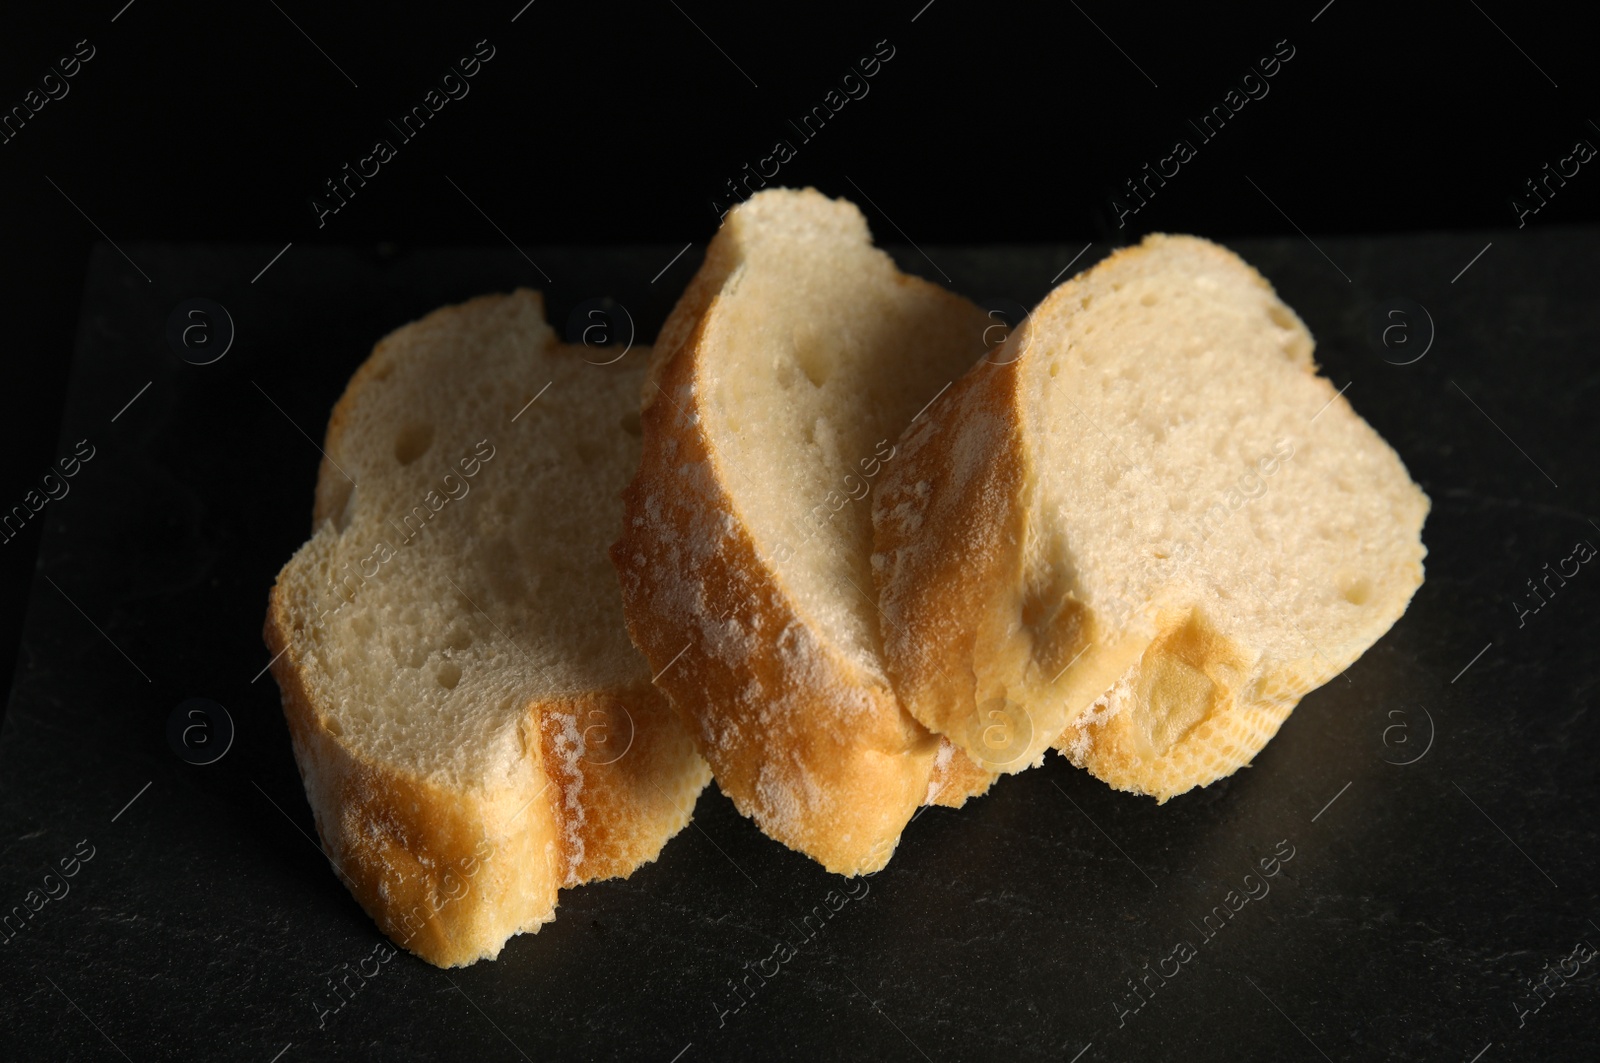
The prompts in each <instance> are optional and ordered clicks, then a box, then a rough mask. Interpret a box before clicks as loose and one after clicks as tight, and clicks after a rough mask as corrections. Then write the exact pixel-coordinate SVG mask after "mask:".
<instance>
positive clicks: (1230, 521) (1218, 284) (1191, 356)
mask: <svg viewBox="0 0 1600 1063" xmlns="http://www.w3.org/2000/svg"><path fill="white" fill-rule="evenodd" d="M1157 244H1158V247H1157V252H1158V253H1156V254H1148V255H1130V256H1127V257H1125V258H1123V259H1121V260H1118V261H1117V262H1114V263H1112V264H1111V265H1109V266H1106V267H1102V268H1101V269H1098V270H1096V271H1094V272H1093V273H1091V274H1089V275H1088V276H1087V277H1086V278H1082V279H1080V280H1081V283H1080V284H1078V285H1077V286H1076V287H1075V288H1074V289H1073V290H1072V291H1071V293H1070V294H1071V298H1062V297H1061V294H1060V293H1058V295H1057V296H1052V298H1051V299H1050V300H1049V301H1048V302H1047V303H1046V304H1045V305H1044V306H1043V307H1042V308H1041V309H1040V311H1039V312H1037V313H1036V314H1035V316H1034V319H1033V321H1032V323H1031V335H1030V337H1029V342H1030V344H1031V346H1030V347H1029V351H1028V355H1027V358H1026V360H1025V363H1024V365H1025V371H1026V372H1027V373H1028V386H1027V387H1026V388H1025V389H1024V393H1025V394H1026V395H1027V396H1028V399H1027V401H1028V406H1027V408H1026V411H1025V413H1026V417H1027V418H1028V420H1029V422H1030V425H1031V427H1032V428H1033V429H1034V430H1035V431H1037V432H1039V433H1040V434H1041V436H1040V438H1041V439H1042V443H1041V446H1040V448H1039V454H1040V455H1042V460H1041V461H1040V462H1039V463H1038V468H1037V469H1036V475H1037V476H1038V477H1039V483H1040V486H1041V490H1040V491H1039V492H1038V494H1037V496H1036V497H1037V498H1038V500H1039V501H1038V505H1039V506H1040V512H1039V513H1038V514H1036V516H1035V519H1034V520H1033V521H1032V522H1031V525H1032V527H1033V528H1034V529H1035V531H1036V535H1035V537H1034V539H1033V541H1031V542H1030V544H1029V547H1030V550H1031V552H1032V558H1031V560H1032V565H1031V566H1030V567H1031V570H1032V571H1033V573H1034V579H1035V580H1036V581H1037V582H1038V583H1039V584H1040V586H1039V587H1036V588H1034V593H1035V594H1036V595H1039V596H1042V597H1045V598H1055V599H1058V600H1059V599H1060V598H1061V597H1062V596H1064V595H1070V596H1071V597H1074V598H1076V599H1077V600H1078V601H1080V602H1082V603H1084V604H1085V605H1087V606H1088V607H1089V609H1090V611H1091V613H1092V614H1093V616H1094V617H1095V618H1096V620H1097V622H1098V627H1099V631H1100V640H1101V642H1102V643H1114V642H1116V641H1118V640H1119V639H1122V638H1133V639H1137V638H1148V637H1149V636H1150V635H1151V634H1152V633H1153V632H1154V631H1156V629H1157V627H1158V626H1159V627H1160V628H1161V629H1162V630H1163V631H1166V630H1170V626H1171V623H1172V616H1173V615H1174V614H1173V613H1172V612H1171V611H1170V610H1174V609H1175V610H1177V611H1178V613H1179V614H1188V615H1192V616H1193V617H1195V618H1196V619H1197V622H1198V623H1200V624H1202V625H1204V627H1205V628H1206V629H1209V630H1212V631H1215V632H1216V633H1217V634H1220V635H1221V636H1223V637H1225V638H1227V639H1230V640H1234V641H1235V642H1236V643H1237V645H1239V646H1241V647H1244V648H1245V649H1246V652H1247V655H1248V654H1249V653H1254V654H1255V655H1256V656H1255V659H1254V660H1246V661H1245V662H1244V664H1245V666H1246V668H1247V669H1248V670H1249V671H1248V674H1247V676H1246V677H1245V678H1246V679H1247V680H1248V681H1249V682H1247V683H1245V684H1241V689H1243V690H1245V691H1246V693H1247V694H1249V693H1252V692H1253V693H1254V694H1255V695H1258V696H1272V695H1273V694H1274V692H1273V691H1272V690H1269V689H1266V688H1265V687H1264V686H1261V685H1260V684H1261V683H1262V681H1263V679H1265V678H1266V677H1269V676H1270V675H1271V674H1273V673H1274V672H1275V671H1281V668H1282V666H1283V665H1284V664H1285V663H1286V662H1300V665H1299V667H1301V668H1303V669H1306V670H1310V671H1312V672H1316V673H1320V674H1321V679H1319V680H1318V681H1325V680H1326V679H1327V678H1329V677H1331V675H1332V674H1334V673H1335V672H1337V671H1339V670H1340V669H1342V668H1343V667H1344V666H1345V665H1347V664H1348V663H1349V661H1351V660H1353V659H1354V657H1355V656H1357V655H1358V654H1359V653H1360V652H1361V651H1362V650H1364V649H1365V648H1366V646H1367V645H1369V644H1370V643H1371V642H1372V641H1373V640H1374V639H1376V638H1377V637H1378V636H1379V635H1381V634H1382V632H1383V631H1384V630H1386V629H1387V628H1388V627H1389V625H1390V624H1391V623H1393V621H1394V619H1395V618H1396V617H1398V616H1399V614H1400V613H1401V612H1402V611H1403V610H1404V607H1405V603H1406V601H1407V600H1408V599H1409V597H1410V595H1411V592H1412V591H1413V590H1414V588H1415V586H1416V584H1417V582H1418V581H1419V579H1420V560H1421V556H1422V548H1421V545H1420V543H1419V541H1418V538H1417V536H1418V530H1419V528H1420V526H1421V523H1422V519H1423V515H1424V514H1425V513H1426V510H1427V502H1426V499H1425V498H1424V497H1423V496H1422V494H1421V493H1420V492H1419V491H1418V490H1417V489H1416V488H1415V486H1414V485H1413V484H1412V483H1411V482H1410V480H1409V478H1408V477H1407V475H1406V472H1405V469H1404V467H1403V466H1402V465H1401V463H1400V461H1399V459H1398V458H1397V457H1396V456H1395V454H1394V452H1393V451H1392V450H1391V449H1390V448H1389V447H1388V445H1387V444H1385V443H1384V442H1383V441H1382V439H1380V438H1379V437H1378V436H1377V434H1376V433H1375V432H1374V431H1373V430H1372V429H1371V428H1370V427H1369V426H1368V425H1367V424H1366V423H1365V422H1364V421H1362V420H1361V419H1360V417H1358V416H1357V415H1356V414H1355V413H1354V412H1353V411H1352V410H1351V409H1350V407H1349V404H1348V403H1347V402H1346V401H1345V400H1344V399H1343V398H1334V394H1335V389H1334V388H1333V387H1332V386H1331V385H1330V384H1329V383H1328V382H1327V380H1325V379H1324V378H1321V377H1319V376H1317V375H1315V373H1314V371H1313V369H1314V366H1313V363H1312V360H1311V349H1312V344H1311V338H1310V335H1309V333H1308V332H1307V331H1306V329H1305V327H1304V325H1303V324H1302V323H1301V322H1300V320H1299V318H1297V317H1296V316H1295V315H1294V313H1293V312H1292V311H1291V310H1289V309H1288V307H1286V306H1285V305H1283V304H1282V303H1281V302H1280V301H1279V300H1278V299H1277V298H1276V297H1275V296H1274V294H1273V293H1272V291H1271V289H1270V288H1268V287H1267V286H1266V285H1265V284H1264V283H1262V282H1261V281H1260V279H1259V278H1258V277H1257V276H1256V275H1255V274H1254V273H1253V271H1250V270H1249V269H1248V268H1247V267H1245V266H1244V265H1243V264H1242V263H1240V262H1238V261H1237V260H1235V259H1233V258H1232V257H1231V256H1226V255H1223V254H1221V253H1218V252H1217V251H1216V250H1215V249H1214V248H1210V247H1209V245H1205V244H1203V243H1202V242H1200V241H1195V240H1192V239H1189V238H1182V237H1172V238H1158V240H1157ZM1330 400H1332V401H1331V403H1330ZM1164 610H1166V611H1167V612H1166V613H1165V615H1163V611H1164ZM1311 662H1315V663H1311ZM1174 667H1178V666H1177V665H1174ZM1250 683H1254V684H1256V685H1255V686H1254V687H1252V686H1251V685H1250ZM1168 685H1169V687H1173V686H1175V684H1168ZM1206 685H1207V686H1209V684H1206ZM1144 709H1145V711H1147V712H1150V713H1151V714H1152V715H1154V716H1161V715H1163V714H1165V713H1169V712H1170V713H1177V714H1178V715H1182V714H1183V713H1184V712H1185V711H1186V708H1185V706H1182V705H1176V704H1174V705H1165V706H1163V705H1154V706H1144ZM1147 722H1148V723H1149V724H1150V730H1151V733H1152V737H1153V738H1155V739H1156V740H1157V744H1158V745H1163V744H1167V743H1170V741H1172V740H1174V739H1175V738H1176V737H1177V736H1178V733H1181V731H1182V730H1183V729H1184V726H1183V724H1184V721H1179V720H1174V721H1171V723H1173V724H1176V726H1167V721H1164V720H1156V719H1152V720H1151V721H1147ZM1188 722H1191V723H1192V722H1195V721H1188ZM1169 732H1171V733H1169Z"/></svg>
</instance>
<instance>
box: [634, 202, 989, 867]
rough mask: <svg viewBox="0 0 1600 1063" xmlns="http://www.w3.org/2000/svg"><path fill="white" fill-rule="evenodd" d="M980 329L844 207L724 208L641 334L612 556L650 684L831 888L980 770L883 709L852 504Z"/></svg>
mask: <svg viewBox="0 0 1600 1063" xmlns="http://www.w3.org/2000/svg"><path fill="white" fill-rule="evenodd" d="M992 324H993V322H992V321H991V320H990V319H989V318H988V317H987V316H986V315H985V314H984V312H983V311H982V310H980V309H979V308H978V307H976V306H974V305H973V304H971V303H969V302H967V301H966V300H965V299H961V298H960V297H958V296H955V295H952V294H950V293H949V292H946V291H944V290H943V289H940V288H938V287H937V286H935V285H932V284H929V283H927V282H926V281H922V280H919V279H917V278H914V277H910V276H906V275H904V274H902V273H900V272H899V271H898V270H897V269H896V268H895V266H894V263H893V262H892V261H891V260H890V259H889V257H888V256H887V255H885V254H884V253H883V252H882V251H879V250H877V249H876V248H874V247H873V246H872V240H871V235H870V234H869V233H868V231H867V225H866V221H865V219H863V218H862V216H861V213H860V211H858V210H857V209H856V208H855V207H854V206H853V205H852V204H850V203H847V202H845V201H843V200H830V199H828V198H826V197H825V196H822V195H821V194H819V193H818V192H816V191H815V190H813V189H806V190H804V191H796V190H791V189H770V190H767V191H764V192H760V193H758V194H757V195H755V196H752V197H751V198H750V199H749V200H748V201H746V202H745V203H743V204H742V205H740V206H737V207H735V208H734V209H733V210H732V211H731V212H729V214H728V215H727V218H726V220H725V222H724V224H723V226H722V228H721V229H720V230H719V231H718V233H717V235H716V238H715V239H714V240H713V241H712V242H711V245H710V247H709V248H708V250H707V252H706V258H705V262H704V264H703V265H702V266H701V268H700V272H699V273H698V274H697V275H696V276H695V278H694V280H693V281H692V282H691V283H690V285H689V288H688V290H687V291H686V292H685V293H684V295H683V297H682V298H681V299H680V300H679V302H678V305H677V306H676V308H675V309H674V310H673V312H672V314H671V316H670V317H669V319H668V321H667V323H666V325H665V326H663V328H662V332H661V336H660V338H659V339H658V341H657V344H656V350H655V358H654V361H653V362H652V368H651V379H650V381H649V383H648V384H647V386H646V389H645V393H644V413H643V425H644V457H643V460H642V463H641V465H640V469H639V474H638V476H636V477H635V478H634V481H633V483H632V484H631V485H630V486H629V488H628V490H627V492H626V495H625V500H626V520H625V522H624V525H623V534H622V538H621V539H620V541H618V543H617V544H616V546H615V547H613V549H612V559H613V560H614V561H615V563H616V565H617V569H618V572H619V573H620V575H621V578H622V594H623V606H624V612H625V614H626V616H627V619H628V629H629V631H630V632H631V634H632V635H633V639H634V641H635V642H636V643H637V644H638V646H639V648H640V649H642V650H643V651H644V654H645V656H647V657H648V658H649V659H650V664H651V667H652V668H653V669H654V670H655V673H656V683H657V685H658V686H660V687H661V688H662V689H664V690H665V691H666V692H667V693H668V694H669V695H670V697H671V699H672V702H673V704H674V705H675V706H676V707H677V708H678V709H679V710H680V711H681V712H682V713H683V714H684V716H685V719H686V720H687V721H688V722H689V723H690V725H691V727H692V728H693V729H694V731H695V734H696V738H697V740H698V743H699V747H700V751H701V752H702V753H703V754H704V755H705V757H706V759H707V760H709V761H710V762H711V767H712V770H713V772H714V773H715V775H716V779H717V783H718V785H719V786H720V787H721V789H722V791H723V792H724V793H725V794H727V795H728V796H729V797H730V798H731V799H732V800H733V802H734V804H735V805H736V806H737V807H738V808H739V810H740V811H741V812H743V813H744V814H745V815H747V816H750V817H752V818H753V819H754V820H755V821H756V823H757V824H758V825H759V826H760V827H761V829H762V830H763V831H765V832H766V833H767V834H768V835H769V836H771V837H773V838H776V839H777V840H779V841H781V842H783V843H784V844H785V845H788V846H789V847H791V848H793V849H797V850H799V851H801V852H803V853H806V854H808V855H810V856H811V857H813V858H814V859H816V860H817V861H819V862H820V863H822V864H823V866H825V867H826V868H828V870H830V871H835V872H838V873H841V874H846V875H855V874H862V873H867V872H871V871H875V870H877V869H879V868H881V867H882V866H883V865H884V864H885V863H887V861H888V859H889V857H890V856H891V855H892V853H893V851H894V846H895V844H896V842H897V840H898V838H899V836H900V832H901V830H902V829H903V828H904V827H905V825H906V822H907V821H908V820H909V819H910V818H911V816H912V814H913V813H914V812H915V811H916V809H917V808H918V807H919V806H920V805H922V804H924V803H927V802H930V801H931V802H934V803H939V804H950V805H959V804H961V803H962V802H963V801H965V800H966V798H967V797H968V796H969V795H972V794H976V793H982V792H983V791H984V790H987V789H988V786H989V783H990V782H991V781H992V779H993V776H992V774H991V773H989V772H987V771H983V770H981V769H979V768H978V767H977V766H976V765H973V764H970V763H968V762H966V761H965V758H963V757H960V756H959V755H958V754H957V753H956V752H955V750H953V749H946V750H945V751H944V752H943V753H942V754H941V752H940V743H939V741H938V740H937V739H936V738H935V737H934V736H932V735H930V734H929V733H928V732H927V730H926V729H924V728H923V727H922V726H921V725H919V724H918V723H917V722H916V721H915V720H913V719H912V718H911V717H910V716H909V715H907V714H906V712H905V711H904V710H903V709H902V708H901V706H900V703H899V701H898V700H897V699H896V697H895V695H894V692H893V690H891V689H890V686H889V682H888V678H887V676H886V675H885V673H884V670H883V664H882V661H881V659H880V654H879V648H880V644H881V643H880V636H879V632H878V623H879V618H878V615H877V610H876V607H875V600H874V599H875V594H874V591H873V587H872V575H871V571H870V566H869V556H870V554H871V547H872V525H871V520H870V515H869V503H868V501H867V495H868V494H869V493H870V492H871V491H872V489H873V486H874V484H875V483H877V482H878V481H879V480H880V479H881V478H882V477H883V476H884V475H885V474H886V472H887V471H888V470H889V469H892V468H893V467H894V465H895V463H896V462H898V461H899V457H898V452H897V451H896V450H895V447H894V440H895V438H896V437H897V436H899V434H900V432H901V430H902V429H904V428H905V426H906V425H907V423H908V422H910V421H911V420H912V418H913V417H915V416H916V415H917V413H918V411H919V410H921V409H922V407H924V406H925V405H927V403H928V402H929V401H930V400H931V399H933V398H934V396H935V395H936V394H937V393H938V392H939V390H940V389H941V388H943V387H945V386H946V385H947V384H948V383H949V382H950V381H952V380H954V379H955V378H956V377H957V376H959V375H960V374H961V373H963V372H964V371H965V370H966V369H967V367H968V366H969V365H971V364H972V362H973V361H974V360H976V359H977V358H979V357H980V356H981V355H982V354H983V351H984V346H983V334H984V329H985V328H986V327H988V326H990V325H992Z"/></svg>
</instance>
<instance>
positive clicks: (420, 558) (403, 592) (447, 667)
mask: <svg viewBox="0 0 1600 1063" xmlns="http://www.w3.org/2000/svg"><path fill="white" fill-rule="evenodd" d="M469 307H474V308H476V307H477V304H476V303H474V304H469ZM647 353H648V352H645V351H642V350H639V349H637V348H636V349H634V350H633V351H631V352H629V353H628V355H627V356H626V357H624V358H622V359H621V361H620V362H618V363H617V364H614V365H596V364H590V362H589V361H587V360H586V356H587V357H589V358H594V359H595V361H599V360H600V359H599V358H598V357H596V355H595V352H593V351H588V350H586V349H584V348H569V347H564V346H560V345H557V344H556V342H555V336H554V335H553V333H552V332H551V330H550V329H549V327H548V326H547V325H546V324H545V321H544V314H543V307H542V304H541V301H540V299H539V297H538V295H537V294H536V293H533V292H528V291H518V292H517V293H515V294H513V295H511V296H508V297H504V298H498V299H497V300H496V301H494V302H493V304H492V305H491V306H490V307H489V309H488V311H487V312H474V313H472V314H471V315H463V314H461V313H458V312H457V311H456V310H455V309H454V308H451V309H447V310H444V311H440V312H439V313H436V314H433V315H430V316H429V317H428V318H425V319H424V320H422V321H420V322H417V323H415V324H413V325H411V326H408V327H407V328H406V329H404V330H402V331H401V332H399V333H397V334H395V335H393V336H391V337H389V338H388V339H387V340H386V341H385V342H384V344H383V345H381V348H380V351H379V352H378V353H377V355H376V356H375V359H374V362H375V364H374V365H372V366H369V370H370V371H371V375H370V376H369V377H368V378H367V379H366V380H365V382H364V383H361V384H360V385H359V386H358V387H357V388H356V391H355V394H356V401H355V402H354V403H353V404H348V405H346V407H345V410H344V417H345V422H344V424H343V426H342V430H340V431H338V432H337V433H336V434H335V435H336V438H334V439H332V440H330V443H329V449H328V456H329V457H330V458H331V459H332V461H333V462H335V463H337V465H338V466H339V468H341V469H342V470H343V471H344V473H347V474H348V475H349V477H350V480H353V481H354V486H352V484H351V483H350V480H347V479H346V478H345V477H344V476H343V475H341V474H340V473H339V472H338V471H337V470H334V471H332V473H331V475H327V474H326V472H327V471H326V470H325V475H324V477H323V481H322V483H321V485H320V486H319V492H318V513H319V517H320V518H321V519H320V522H319V523H318V524H317V526H316V528H315V531H314V535H313V539H312V542H311V544H310V548H309V549H308V550H307V551H305V552H304V553H303V554H302V555H301V558H303V560H304V564H305V566H306V567H305V568H303V569H302V570H301V571H299V572H298V573H297V574H296V575H297V578H296V579H295V580H293V581H292V588H291V589H292V591H293V597H292V603H293V604H292V608H293V610H294V614H295V624H296V630H295V631H294V633H293V636H292V637H293V638H294V639H295V640H296V642H298V643H300V644H301V646H302V647H303V649H304V651H305V652H306V653H307V657H308V660H307V670H308V672H309V673H310V675H311V677H312V682H313V683H316V684H320V686H321V693H320V694H316V695H314V697H313V701H314V702H315V703H316V704H317V705H319V706H324V707H325V706H333V707H334V708H333V709H332V710H331V712H330V715H329V718H328V720H327V723H328V726H329V727H330V728H332V729H333V730H335V732H336V733H341V734H342V735H343V740H344V741H345V742H346V743H347V744H349V745H350V746H352V747H353V748H354V749H355V750H357V751H358V752H360V753H363V754H364V755H366V756H368V757H371V758H373V759H375V760H379V761H382V762H385V763H390V764H394V765H396V766H399V767H402V768H409V769H411V770H413V771H415V772H417V773H419V774H421V775H423V776H424V777H431V778H433V779H435V780H436V781H438V782H441V783H444V784H447V785H450V786H453V787H456V788H464V789H479V788H490V789H492V788H494V786H495V784H496V782H497V781H508V780H509V779H510V778H511V774H512V773H513V772H514V770H515V768H516V766H517V765H518V764H519V763H520V762H521V761H522V760H523V757H524V754H523V750H522V748H521V743H522V742H523V740H524V739H523V738H522V736H521V733H520V729H519V726H518V725H519V723H520V722H521V721H522V720H523V718H524V717H525V715H526V711H527V706H528V704H529V703H530V702H531V701H533V700H534V699H543V698H549V697H551V696H558V695H561V694H565V693H579V692H588V691H593V690H597V689H604V688H607V687H617V686H621V685H625V684H639V683H647V682H648V681H649V671H648V668H647V665H646V663H645V661H644V659H643V658H642V657H641V656H640V655H639V654H638V653H637V651H635V650H634V648H633V646H632V644H631V643H630V642H629V641H628V638H627V634H626V629H625V628H624V626H623V620H622V607H621V596H620V592H619V590H618V588H617V586H616V575H615V574H614V571H613V569H612V566H611V564H610V562H609V560H608V559H607V556H606V547H607V545H608V544H609V542H610V539H611V536H612V533H613V532H614V530H615V529H616V528H617V527H618V526H619V525H620V523H621V515H622V504H621V500H620V498H619V492H620V491H621V489H622V488H623V486H625V485H626V483H627V481H628V479H629V477H630V476H631V475H632V473H633V471H634V468H635V466H636V465H637V462H638V456H639V442H638V431H639V429H638V395H639V387H640V384H641V381H642V370H643V366H644V363H645V358H646V355H647ZM547 385H548V387H546V386H547ZM541 389H545V390H543V393H542V395H540V397H539V398H538V400H537V401H536V402H534V403H533V404H532V405H531V406H528V407H527V408H526V409H524V405H525V404H526V403H527V402H528V401H529V400H530V399H532V398H534V396H535V395H537V394H539V393H540V391H541ZM519 411H521V412H520V413H519ZM513 417H515V421H513ZM490 448H492V455H493V456H492V457H491V458H489V459H488V460H482V456H483V455H484V454H486V453H489V452H490ZM463 459H465V460H466V462H467V466H466V468H463V466H462V461H463ZM475 460H476V461H477V462H478V465H477V467H476V474H475V475H472V476H468V475H466V471H467V470H468V469H471V468H472V467H473V466H472V462H473V461H475ZM447 475H449V476H450V477H451V478H450V479H449V480H448V481H447V480H446V476H447ZM430 492H432V493H433V494H432V496H431V499H430ZM451 492H454V494H455V495H458V496H460V497H459V498H452V497H450V495H451ZM435 507H437V511H433V510H434V508H435ZM419 513H431V515H430V516H428V517H427V518H426V519H425V520H424V519H422V518H421V517H420V516H419ZM408 517H409V518H410V520H409V523H407V518H408ZM418 527H420V529H421V530H420V531H418V530H415V529H417V528H418ZM408 536H409V541H408ZM384 547H387V548H388V550H389V551H391V552H392V556H390V557H389V558H388V560H386V561H382V562H381V563H379V561H378V559H379V558H380V557H382V556H383V555H384ZM368 559H370V560H368Z"/></svg>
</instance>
